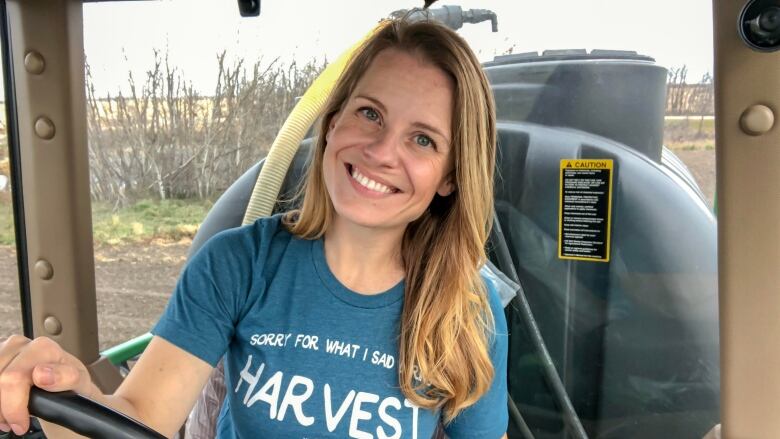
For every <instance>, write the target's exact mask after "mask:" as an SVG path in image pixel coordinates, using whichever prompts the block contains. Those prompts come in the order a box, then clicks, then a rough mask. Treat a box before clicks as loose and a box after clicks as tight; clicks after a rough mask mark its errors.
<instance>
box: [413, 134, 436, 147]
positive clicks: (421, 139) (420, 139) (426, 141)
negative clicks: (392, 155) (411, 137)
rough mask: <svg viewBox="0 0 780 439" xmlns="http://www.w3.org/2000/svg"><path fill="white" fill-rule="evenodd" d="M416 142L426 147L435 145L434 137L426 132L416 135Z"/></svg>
mask: <svg viewBox="0 0 780 439" xmlns="http://www.w3.org/2000/svg"><path fill="white" fill-rule="evenodd" d="M415 142H417V144H418V145H420V146H425V147H428V146H434V145H433V139H431V138H430V137H428V136H426V135H425V134H418V135H417V136H416V137H415Z"/></svg>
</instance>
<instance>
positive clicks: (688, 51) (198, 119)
mask: <svg viewBox="0 0 780 439" xmlns="http://www.w3.org/2000/svg"><path fill="white" fill-rule="evenodd" d="M421 3H422V2H417V1H414V2H411V1H386V2H381V3H379V2H377V3H371V6H370V7H367V6H366V5H367V3H366V2H365V1H357V0H353V1H349V2H346V1H345V2H338V3H333V2H292V1H291V2H263V3H262V11H261V14H260V16H259V17H253V18H241V17H239V14H238V10H237V7H236V4H235V1H228V0H225V1H192V0H186V1H185V0H177V1H168V2H127V3H87V4H85V6H84V15H85V20H84V23H85V24H84V26H85V51H86V55H87V63H88V67H87V72H88V84H87V87H88V89H87V93H88V106H89V112H88V121H87V122H88V127H89V135H90V137H89V147H90V161H91V166H92V168H91V172H92V196H93V199H94V202H93V222H94V226H95V252H96V254H95V256H96V258H95V263H96V271H97V284H98V300H99V305H100V307H99V312H100V331H101V333H100V337H101V347H103V348H105V347H108V346H111V345H113V344H116V343H117V342H119V341H122V340H126V339H128V338H130V337H133V336H135V335H138V334H141V333H143V332H146V331H148V330H149V328H150V327H151V326H152V325H153V323H154V322H155V320H156V318H157V316H158V315H159V313H160V312H161V310H162V308H163V306H164V304H165V302H166V300H167V298H168V295H169V294H170V292H171V290H172V287H173V284H174V282H175V279H176V276H177V274H178V272H179V270H180V268H181V267H182V265H183V263H184V262H185V260H186V258H187V254H188V251H189V250H190V245H191V243H192V239H193V237H194V236H195V235H196V233H197V231H198V229H199V227H201V226H200V225H201V222H202V221H203V219H204V217H205V216H206V214H207V212H208V211H209V210H210V209H212V207H213V206H214V203H215V200H217V198H218V197H219V196H220V195H221V194H222V193H224V192H225V191H226V190H227V189H228V188H229V187H231V185H232V184H233V183H234V182H235V181H236V180H238V179H239V177H240V176H241V175H242V174H244V173H245V172H246V171H247V170H249V169H251V168H252V166H253V165H255V164H256V163H257V162H258V161H259V160H261V159H262V158H263V157H264V156H265V154H266V153H267V151H268V148H269V146H270V144H271V143H272V141H273V139H274V137H275V135H276V133H277V132H278V130H279V128H280V127H281V125H282V123H283V122H284V120H285V118H286V116H287V114H288V113H289V112H290V110H291V109H292V107H293V105H294V104H295V101H296V98H298V97H300V96H301V95H302V94H303V92H304V91H305V90H306V88H307V87H308V85H309V84H310V83H311V81H312V80H313V79H314V78H315V77H316V75H317V73H318V72H319V71H321V70H322V68H323V67H324V66H325V65H326V64H327V63H328V62H329V61H332V60H333V59H335V58H336V57H337V56H338V55H339V54H340V53H341V52H342V51H343V50H345V49H346V48H347V47H349V46H350V45H351V44H353V43H354V42H356V41H357V40H358V39H359V38H360V37H361V36H362V35H364V34H365V32H367V31H368V30H369V29H371V28H372V27H373V26H374V25H375V24H376V22H377V21H378V20H379V19H381V18H382V17H386V16H388V15H390V14H391V13H392V12H394V11H398V10H404V9H410V8H412V7H416V6H419V5H420V4H421ZM453 3H457V6H452V5H448V6H447V9H437V8H443V7H444V6H442V5H440V4H439V3H436V4H434V5H433V6H432V9H433V10H438V11H440V16H445V15H450V16H451V17H459V18H458V19H455V22H456V24H458V23H457V22H463V21H466V22H468V21H479V22H478V23H473V24H472V23H466V24H463V27H462V28H460V29H459V33H460V34H461V35H462V36H463V37H464V38H466V39H467V41H469V43H470V44H471V45H472V47H473V48H474V50H475V52H477V54H478V56H479V57H480V59H481V61H483V62H484V63H485V64H484V66H485V71H486V73H487V75H488V77H489V79H490V81H491V83H492V85H493V90H494V92H495V97H496V105H497V112H498V114H497V115H498V119H499V120H500V124H499V152H500V154H499V160H498V162H497V169H498V171H499V172H498V177H497V181H496V213H497V218H498V220H499V223H498V226H500V231H501V233H495V234H494V236H493V240H492V241H491V254H490V256H491V259H492V260H493V262H494V263H496V265H497V266H498V267H499V268H501V269H502V270H503V271H504V272H505V273H506V274H507V275H508V276H509V277H510V278H512V279H513V280H515V281H516V282H517V283H518V284H519V285H520V286H521V288H522V290H521V291H522V293H521V295H520V296H518V298H516V299H515V300H514V301H513V302H511V303H510V305H509V306H508V307H507V318H508V321H509V324H510V333H511V337H512V338H511V344H510V363H509V383H510V397H511V398H510V399H511V400H512V404H510V406H511V407H510V412H511V413H512V414H513V416H512V422H511V423H510V432H509V433H510V437H526V436H524V433H523V432H526V433H527V432H531V433H532V434H533V435H534V436H535V437H537V438H546V437H549V438H562V437H582V436H581V435H579V434H578V431H579V432H585V433H586V434H587V436H588V437H592V438H596V437H599V438H625V437H631V438H643V437H647V438H654V437H670V438H672V437H673V438H676V437H680V438H693V437H701V436H703V435H704V433H706V432H707V431H708V430H709V429H710V428H711V427H712V425H714V424H716V423H717V422H718V411H719V407H718V397H719V389H718V382H719V369H718V322H717V283H716V282H717V267H716V256H717V254H716V215H715V213H714V209H715V207H716V206H714V201H713V200H714V191H715V166H714V165H715V160H714V157H715V147H716V145H715V141H714V124H713V89H712V76H711V72H712V57H711V53H712V43H711V34H712V32H711V21H712V20H711V9H710V8H711V5H710V3H709V2H707V1H704V0H696V1H689V2H682V3H681V2H676V1H673V0H663V1H655V2H639V1H618V0H610V1H603V0H585V1H583V0H576V1H575V0H566V1H561V2H542V1H537V2H516V1H495V2H477V1H468V2H467V1H464V2H453ZM380 5H381V6H380ZM478 8H479V9H478ZM485 8H490V10H487V9H485ZM453 14H454V15H453ZM457 14H460V15H457ZM141 26H142V27H143V29H144V31H143V32H138V29H139V27H141ZM494 26H495V27H497V29H496V30H497V32H493V30H494V29H493V27H494ZM252 172H255V174H252V175H256V169H255V170H254V171H252ZM0 197H2V192H0ZM0 200H2V199H1V198H0ZM0 207H2V204H0ZM223 213H224V211H223ZM1 220H2V219H1V217H0V221H1ZM230 221H232V223H231V222H230ZM237 221H238V222H240V212H239V213H238V214H235V215H233V217H232V219H231V220H229V221H228V222H227V223H225V224H224V226H225V227H229V226H235V225H238V224H237V223H236V222H237ZM497 230H498V228H497ZM0 257H2V254H1V253H0ZM535 334H538V337H537V336H535Z"/></svg>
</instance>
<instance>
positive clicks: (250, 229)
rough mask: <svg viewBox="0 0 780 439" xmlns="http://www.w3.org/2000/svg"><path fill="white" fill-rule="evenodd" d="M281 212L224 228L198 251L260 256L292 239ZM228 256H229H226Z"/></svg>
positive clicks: (236, 255) (243, 256)
mask: <svg viewBox="0 0 780 439" xmlns="http://www.w3.org/2000/svg"><path fill="white" fill-rule="evenodd" d="M282 217H283V214H276V215H272V216H268V217H262V218H258V219H257V220H255V221H254V222H253V223H251V224H247V225H243V226H240V227H235V228H232V229H226V230H223V231H221V232H218V233H216V234H215V235H214V236H212V237H211V238H210V239H209V240H208V241H206V243H205V244H204V245H203V248H201V249H200V250H199V252H198V253H207V254H214V253H220V254H224V255H232V256H233V257H239V258H245V257H248V256H251V258H250V259H255V258H257V257H262V255H264V254H267V253H268V251H269V249H270V248H272V247H274V246H278V245H285V244H286V243H289V241H290V240H291V239H293V236H292V234H290V232H289V231H288V230H287V228H286V227H285V226H284V224H283V223H282ZM228 257H230V256H228Z"/></svg>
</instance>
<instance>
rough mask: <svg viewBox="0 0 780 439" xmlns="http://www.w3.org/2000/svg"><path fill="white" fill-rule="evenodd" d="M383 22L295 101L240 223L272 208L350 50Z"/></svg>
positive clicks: (380, 25)
mask: <svg viewBox="0 0 780 439" xmlns="http://www.w3.org/2000/svg"><path fill="white" fill-rule="evenodd" d="M383 24H384V22H381V23H379V24H378V25H377V26H376V27H375V28H374V29H373V30H371V31H370V32H369V33H367V34H366V35H365V36H364V37H363V38H362V39H361V40H360V41H358V42H357V43H356V44H354V45H353V46H352V47H350V48H349V49H347V50H346V51H345V52H344V53H342V54H341V56H339V57H338V58H337V59H336V61H334V62H332V63H330V64H329V65H328V66H327V67H326V68H325V70H323V71H322V73H320V74H319V76H317V79H315V80H314V82H313V83H312V84H311V86H309V88H308V89H307V90H306V93H304V94H303V96H302V97H301V99H300V100H299V101H298V103H297V104H295V107H294V108H293V110H292V112H291V113H290V115H289V116H287V120H285V121H284V124H283V125H282V128H281V129H280V130H279V134H277V135H276V139H274V143H273V144H272V145H271V149H270V150H269V151H268V155H267V156H266V158H265V163H264V164H263V167H262V169H260V174H259V175H258V176H257V181H256V182H255V187H254V189H253V190H252V196H251V197H250V199H249V204H248V205H247V207H246V212H245V213H244V221H243V224H250V223H252V222H254V221H255V220H256V219H257V218H260V217H262V216H268V215H270V214H271V213H272V212H273V208H274V205H275V204H276V200H277V198H278V197H279V192H280V191H281V189H282V184H283V183H284V177H285V175H287V170H288V169H289V167H290V164H291V163H292V161H293V158H294V157H295V153H296V152H297V151H298V147H299V146H300V144H301V141H303V136H305V135H306V132H307V131H309V128H310V127H311V125H312V124H313V123H314V121H315V120H317V117H319V115H320V113H321V112H322V107H323V106H324V105H325V102H326V101H327V99H328V96H329V95H330V92H331V90H333V86H334V84H335V83H336V81H337V80H338V78H339V76H340V75H341V72H343V71H344V67H346V65H347V62H348V61H349V59H350V57H351V56H352V53H353V52H354V51H355V49H357V48H358V47H359V46H360V45H361V44H363V42H364V41H366V40H367V39H368V38H369V37H370V36H371V35H373V34H374V32H376V31H377V30H378V29H380V28H381V27H382V26H383Z"/></svg>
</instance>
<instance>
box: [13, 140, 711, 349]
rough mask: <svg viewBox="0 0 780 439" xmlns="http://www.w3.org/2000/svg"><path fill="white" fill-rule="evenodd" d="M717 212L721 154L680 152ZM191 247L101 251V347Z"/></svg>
mask: <svg viewBox="0 0 780 439" xmlns="http://www.w3.org/2000/svg"><path fill="white" fill-rule="evenodd" d="M676 153H677V154H678V156H679V157H680V158H681V159H682V160H683V161H684V162H685V163H686V164H687V165H688V167H689V168H690V170H691V172H692V173H693V175H694V177H695V178H696V180H697V181H698V182H699V185H700V186H701V188H702V190H703V192H704V194H705V195H706V196H707V199H708V203H709V205H710V206H712V197H713V194H714V192H715V171H714V169H715V151H714V150H712V149H709V150H690V151H687V150H679V151H676ZM188 248H189V242H188V241H182V242H179V243H175V244H170V243H159V242H158V243H154V242H153V243H150V244H133V245H123V246H120V247H109V246H107V247H104V248H99V249H97V250H96V253H95V272H96V282H97V293H98V324H99V329H100V347H101V349H105V348H107V347H110V346H113V345H115V344H117V343H119V342H121V341H124V340H127V339H129V338H132V337H134V336H137V335H140V334H143V333H145V332H147V331H148V330H149V329H150V328H151V327H152V325H153V324H154V322H155V321H156V319H157V317H158V316H159V315H160V313H161V312H162V310H163V308H164V307H165V303H166V302H167V300H168V296H169V295H170V292H171V290H172V288H173V286H174V284H175V282H176V278H177V276H178V274H179V271H180V270H181V267H182V266H183V264H184V262H185V259H186V255H187V249H188ZM16 277H17V272H16V255H15V250H14V248H13V247H8V246H0V339H2V338H4V337H5V335H7V334H11V333H19V332H20V331H21V317H20V314H19V297H18V294H19V293H18V286H17V283H16V282H17V281H16Z"/></svg>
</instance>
